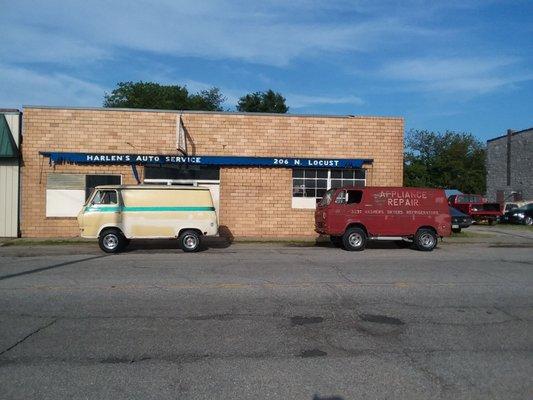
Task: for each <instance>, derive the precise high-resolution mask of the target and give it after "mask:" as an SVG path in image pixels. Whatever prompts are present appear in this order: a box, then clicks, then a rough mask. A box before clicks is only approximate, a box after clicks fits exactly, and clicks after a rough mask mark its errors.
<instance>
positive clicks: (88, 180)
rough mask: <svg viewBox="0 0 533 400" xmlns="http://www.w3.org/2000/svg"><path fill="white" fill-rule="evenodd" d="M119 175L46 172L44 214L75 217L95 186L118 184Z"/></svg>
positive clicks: (120, 178) (120, 179)
mask: <svg viewBox="0 0 533 400" xmlns="http://www.w3.org/2000/svg"><path fill="white" fill-rule="evenodd" d="M121 181H122V177H121V175H85V174H56V173H52V174H48V176H47V180H46V216H47V217H76V216H77V215H78V213H79V212H80V210H81V208H82V207H83V205H84V204H85V201H86V200H87V198H88V197H89V196H90V195H91V194H92V192H93V190H94V187H95V186H100V185H120V184H121Z"/></svg>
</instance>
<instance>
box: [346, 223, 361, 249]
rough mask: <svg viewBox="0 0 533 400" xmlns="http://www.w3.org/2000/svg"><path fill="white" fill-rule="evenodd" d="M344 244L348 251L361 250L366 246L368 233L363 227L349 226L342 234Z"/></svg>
mask: <svg viewBox="0 0 533 400" xmlns="http://www.w3.org/2000/svg"><path fill="white" fill-rule="evenodd" d="M342 244H343V245H344V248H345V249H346V250H348V251H361V250H364V249H365V247H366V233H365V231H364V230H362V229H361V228H349V229H347V230H346V232H344V235H343V236H342Z"/></svg>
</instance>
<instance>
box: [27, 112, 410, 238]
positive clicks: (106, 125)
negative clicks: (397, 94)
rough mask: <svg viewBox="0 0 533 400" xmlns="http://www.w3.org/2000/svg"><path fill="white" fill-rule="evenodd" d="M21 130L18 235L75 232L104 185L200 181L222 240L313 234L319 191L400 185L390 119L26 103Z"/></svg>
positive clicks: (399, 151) (399, 140)
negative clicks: (94, 193) (98, 188)
mask: <svg viewBox="0 0 533 400" xmlns="http://www.w3.org/2000/svg"><path fill="white" fill-rule="evenodd" d="M22 126H23V135H22V137H23V140H22V146H21V149H22V164H21V165H22V167H21V210H20V232H21V235H22V236H23V237H72V236H77V235H78V226H77V221H76V216H77V214H78V212H79V211H80V209H81V207H82V205H83V204H84V203H85V201H86V199H87V197H88V196H89V195H90V193H91V191H92V189H93V188H94V187H95V186H98V185H111V184H147V185H148V184H169V185H172V184H174V185H201V186H207V187H209V188H210V190H211V193H212V196H213V200H214V203H215V207H216V209H217V214H218V218H219V224H220V232H221V234H223V235H230V236H233V237H236V238H239V237H241V238H244V237H246V238H303V237H312V236H316V233H315V232H314V209H315V204H316V201H317V199H320V198H321V197H322V195H323V194H324V192H325V191H326V190H327V189H329V188H331V187H339V186H344V185H357V186H401V185H402V179H403V178H402V174H403V119H402V118H396V117H394V118H389V117H360V116H323V115H293V114H256V113H236V112H203V111H162V110H137V109H113V108H64V107H63V108H59V107H42V106H28V107H25V108H24V111H23V123H22Z"/></svg>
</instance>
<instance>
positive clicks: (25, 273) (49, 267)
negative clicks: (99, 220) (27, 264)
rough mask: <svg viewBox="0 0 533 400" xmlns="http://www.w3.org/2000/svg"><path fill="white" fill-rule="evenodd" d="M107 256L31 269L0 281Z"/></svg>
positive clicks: (0, 278) (3, 277)
mask: <svg viewBox="0 0 533 400" xmlns="http://www.w3.org/2000/svg"><path fill="white" fill-rule="evenodd" d="M107 256H108V255H107V254H104V255H101V256H94V257H86V258H82V259H80V260H73V261H67V262H63V263H59V264H54V265H49V266H47V267H41V268H36V269H31V270H29V271H23V272H17V273H15V274H8V275H3V276H0V281H3V280H5V279H10V278H16V277H17V276H23V275H30V274H35V273H37V272H42V271H47V270H49V269H54V268H59V267H65V266H67V265H72V264H77V263H80V262H83V261H89V260H96V259H97V258H103V257H107Z"/></svg>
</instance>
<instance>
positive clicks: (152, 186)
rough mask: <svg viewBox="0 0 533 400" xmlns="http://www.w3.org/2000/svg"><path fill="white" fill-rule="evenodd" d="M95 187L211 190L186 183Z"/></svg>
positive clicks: (103, 186)
mask: <svg viewBox="0 0 533 400" xmlns="http://www.w3.org/2000/svg"><path fill="white" fill-rule="evenodd" d="M95 189H152V190H153V189H157V190H209V188H208V187H205V186H185V185H149V184H148V185H143V184H141V185H102V186H96V187H95Z"/></svg>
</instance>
